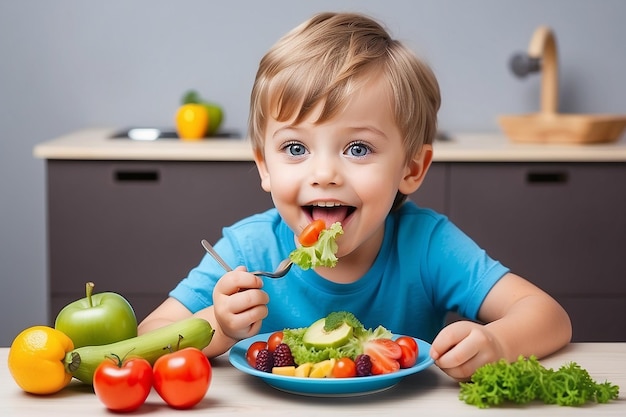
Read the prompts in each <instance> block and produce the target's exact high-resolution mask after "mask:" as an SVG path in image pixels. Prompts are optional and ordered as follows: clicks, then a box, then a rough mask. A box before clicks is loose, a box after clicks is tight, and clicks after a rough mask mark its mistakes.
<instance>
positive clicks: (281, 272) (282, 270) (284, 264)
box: [201, 239, 293, 278]
mask: <svg viewBox="0 0 626 417" xmlns="http://www.w3.org/2000/svg"><path fill="white" fill-rule="evenodd" d="M201 243H202V246H204V249H206V251H207V252H208V253H209V254H210V255H211V256H212V257H213V258H214V259H215V260H216V261H217V262H218V263H219V264H220V265H221V266H222V268H224V270H225V271H226V272H229V271H232V270H233V268H231V267H230V266H228V264H227V263H226V261H224V259H222V257H221V256H220V255H219V254H218V253H217V252H216V251H215V249H214V248H213V246H211V244H210V243H209V242H207V241H206V240H204V239H202V242H201ZM292 265H293V262H292V261H291V259H289V258H287V259H283V260H282V261H281V262H280V263H279V264H278V267H276V270H275V271H274V272H269V271H252V272H250V273H251V274H253V275H257V276H261V275H263V276H266V277H268V278H281V277H284V276H285V274H287V272H289V270H290V269H291V266H292Z"/></svg>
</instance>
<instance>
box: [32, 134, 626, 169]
mask: <svg viewBox="0 0 626 417" xmlns="http://www.w3.org/2000/svg"><path fill="white" fill-rule="evenodd" d="M116 132H117V131H116V130H114V129H86V130H81V131H77V132H73V133H70V134H68V135H65V136H62V137H59V138H57V139H53V140H51V141H48V142H44V143H41V144H39V145H37V146H36V147H35V149H34V155H35V157H37V158H42V159H70V160H71V159H77V160H163V161H167V160H172V161H251V160H252V151H251V149H250V144H249V142H248V141H246V140H243V139H206V140H202V141H197V142H184V141H180V140H177V139H159V140H155V141H136V140H129V139H120V138H116V139H111V137H112V136H113V135H114V134H115V133H116ZM434 148H435V153H434V161H435V162H437V161H439V162H459V161H466V162H476V161H480V162H607V161H617V162H624V161H626V136H625V137H622V138H621V139H620V140H619V141H617V142H613V143H608V144H594V145H556V144H525V143H524V144H522V143H513V142H511V141H509V140H508V139H507V138H506V137H504V136H503V135H501V134H451V135H450V139H449V140H445V141H437V142H436V143H435V145H434Z"/></svg>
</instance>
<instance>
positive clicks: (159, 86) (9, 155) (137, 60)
mask: <svg viewBox="0 0 626 417" xmlns="http://www.w3.org/2000/svg"><path fill="white" fill-rule="evenodd" d="M324 10H354V11H362V12H365V13H368V14H370V15H372V16H374V17H377V18H379V19H381V20H382V21H384V22H385V23H386V24H387V26H388V27H389V29H390V30H391V32H392V33H393V34H394V35H395V36H396V37H397V38H400V39H402V40H404V41H406V42H407V43H408V44H409V45H411V46H412V47H413V48H414V49H415V50H416V51H418V52H419V53H421V54H422V55H423V56H425V57H426V59H427V60H428V61H430V63H431V65H432V66H433V68H434V69H435V71H436V73H437V75H438V77H439V80H440V83H441V87H442V91H443V107H442V110H441V113H440V115H441V119H440V124H441V127H442V128H443V129H446V130H451V131H459V130H462V131H496V130H498V127H497V125H496V122H495V118H496V116H497V115H498V114H501V113H517V112H526V111H534V110H536V109H537V108H538V100H539V99H538V89H539V77H533V78H531V79H528V80H525V81H520V80H518V79H515V78H514V77H513V76H512V75H511V73H510V71H509V70H508V68H507V62H508V59H509V57H510V56H511V55H512V53H513V52H516V51H524V50H526V47H527V45H528V42H529V40H530V36H531V34H532V32H533V30H534V29H535V28H536V27H537V26H538V25H540V24H548V25H550V26H552V27H553V28H554V30H555V31H556V33H557V37H558V42H559V48H560V57H561V62H560V63H561V88H562V92H561V103H562V105H561V110H562V111H568V112H611V113H626V88H625V82H624V77H623V75H622V74H623V73H624V69H625V68H626V52H625V51H626V49H624V45H626V31H625V30H624V16H626V2H623V1H621V0H603V1H592V0H502V1H501V0H473V1H472V0H467V1H464V0H458V1H453V0H385V1H374V0H361V1H348V0H317V1H315V2H312V1H310V2H298V1H292V0H280V1H279V0H266V1H242V0H229V1H208V0H207V1H201V0H171V1H166V0H158V1H155V0H134V1H125V0H109V1H98V2H96V1H84V0H57V1H46V0H39V1H37V0H0V308H1V311H2V314H0V345H8V344H9V343H10V342H11V341H12V340H13V337H14V336H15V335H16V334H17V333H18V332H19V331H21V330H22V329H23V328H25V327H28V326H31V325H35V324H46V323H49V322H48V320H51V319H53V318H49V317H47V300H46V294H47V278H46V219H45V180H46V178H45V169H44V162H43V161H41V160H36V159H34V158H33V157H32V148H33V146H35V145H36V144H37V143H40V142H43V141H46V140H49V139H52V138H54V137H57V136H60V135H63V134H65V133H68V132H71V131H74V130H77V129H81V128H86V127H93V126H111V127H125V126H130V125H157V126H166V125H171V123H172V122H171V121H172V117H173V113H174V111H175V109H176V107H177V106H178V103H179V99H180V97H181V95H182V93H183V92H184V91H185V90H186V89H188V88H196V89H198V90H199V91H200V92H201V93H202V94H204V95H206V96H207V97H208V98H210V99H212V100H214V101H216V102H218V103H220V104H222V105H223V107H224V108H225V111H226V120H225V127H226V128H229V129H236V130H238V131H240V132H242V133H245V125H246V119H247V116H248V96H249V91H250V87H251V84H252V80H253V77H254V74H255V71H256V66H257V64H258V60H259V59H260V57H261V56H262V55H263V53H264V52H265V51H266V50H267V49H268V48H269V47H270V46H271V45H272V44H273V43H274V42H275V41H276V40H277V39H278V37H279V36H280V35H282V34H283V33H285V32H286V31H287V30H289V29H291V28H292V27H293V26H295V25H296V24H298V23H300V22H301V21H303V20H304V19H306V18H308V17H309V16H310V15H311V14H312V13H314V12H318V11H324ZM184 272H186V271H182V272H181V274H182V273H184ZM85 278H87V277H85ZM164 296H165V294H164Z"/></svg>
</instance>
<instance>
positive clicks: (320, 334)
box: [302, 318, 352, 349]
mask: <svg viewBox="0 0 626 417" xmlns="http://www.w3.org/2000/svg"><path fill="white" fill-rule="evenodd" d="M325 323H326V319H325V318H323V319H319V320H317V321H316V322H315V323H313V324H311V325H310V326H309V328H308V329H307V330H306V331H305V332H304V336H302V341H303V342H304V344H305V346H306V347H308V348H315V349H324V348H336V347H339V346H343V345H345V344H346V343H347V342H348V340H350V338H351V337H352V326H350V325H349V324H347V323H343V324H342V325H341V326H339V327H337V328H336V329H334V330H331V331H329V332H327V331H325V330H324V324H325Z"/></svg>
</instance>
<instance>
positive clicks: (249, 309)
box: [139, 13, 571, 380]
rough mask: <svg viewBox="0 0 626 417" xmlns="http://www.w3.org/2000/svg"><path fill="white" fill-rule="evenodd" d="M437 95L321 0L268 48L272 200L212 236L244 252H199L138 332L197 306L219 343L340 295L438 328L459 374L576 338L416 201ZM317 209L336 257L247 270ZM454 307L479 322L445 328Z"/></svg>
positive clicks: (543, 301)
mask: <svg viewBox="0 0 626 417" xmlns="http://www.w3.org/2000/svg"><path fill="white" fill-rule="evenodd" d="M439 104H440V94H439V87H438V84H437V81H436V79H435V77H434V75H433V74H432V72H431V71H430V69H429V68H428V67H427V66H426V65H425V64H423V63H422V62H420V61H419V60H418V59H417V57H416V56H415V55H414V54H413V53H411V52H410V51H409V50H408V49H407V48H405V47H404V46H403V45H402V44H401V43H399V42H398V41H395V40H393V39H391V38H390V37H389V35H388V34H387V32H386V31H385V30H384V29H383V28H382V27H381V26H380V25H379V24H378V23H376V22H375V21H373V20H371V19H369V18H367V17H365V16H362V15H358V14H348V13H343V14H334V13H322V14H319V15H316V16H314V17H313V18H311V19H310V20H309V21H307V22H304V23H303V24H301V25H300V26H298V27H297V28H295V29H294V30H292V31H291V32H290V33H288V34H287V35H285V36H284V37H283V38H282V39H281V40H280V41H279V42H278V43H277V44H276V45H275V46H274V47H273V48H272V49H271V50H270V51H269V52H268V53H267V54H266V55H265V57H264V58H263V59H262V60H261V63H260V66H259V70H258V72H257V77H256V80H255V84H254V87H253V90H252V95H251V113H250V122H249V130H250V137H251V139H252V146H253V150H254V155H255V162H256V165H257V168H258V171H259V175H260V177H261V186H262V188H263V189H264V190H265V191H267V192H270V193H271V195H272V199H273V202H274V205H275V209H272V210H269V211H268V212H265V213H262V214H259V215H256V216H252V217H250V218H248V219H244V220H242V221H240V222H238V223H237V224H235V225H233V226H231V227H228V228H226V229H224V236H223V238H222V239H220V241H219V242H217V244H216V245H215V247H216V249H217V251H218V252H219V253H220V254H221V255H222V256H223V257H224V258H225V259H226V261H227V262H228V263H229V264H231V265H239V266H238V267H237V268H236V269H235V270H234V271H232V272H228V273H224V271H223V270H222V269H221V267H220V266H219V265H218V264H217V263H216V262H215V261H213V260H212V259H211V258H210V257H208V256H205V258H203V260H202V261H201V263H200V264H199V265H198V266H197V267H196V268H194V269H193V270H192V271H191V272H190V274H189V276H188V277H187V278H186V279H184V280H183V281H181V283H179V285H178V286H177V287H176V288H175V289H174V290H173V291H172V292H171V293H170V297H169V298H168V299H167V300H166V301H165V302H164V303H163V304H162V305H161V306H159V307H158V308H157V309H156V310H155V311H154V312H152V313H151V314H150V315H149V316H148V317H146V319H145V320H144V321H143V322H142V323H141V325H140V327H139V331H140V333H144V332H146V331H148V330H150V329H153V328H156V327H160V326H163V325H165V324H168V323H170V322H172V321H175V320H180V319H182V318H184V317H187V316H190V315H191V314H195V315H198V316H200V317H203V318H205V319H207V320H208V321H209V322H210V323H211V324H212V326H213V327H214V328H215V329H216V333H215V335H214V338H213V340H212V342H211V344H210V345H209V346H208V347H207V348H206V349H205V353H206V354H207V355H208V356H209V357H213V356H216V355H219V354H222V353H224V352H226V351H227V350H228V349H229V348H230V347H231V346H232V345H233V344H234V343H235V342H237V341H238V340H240V339H243V338H246V337H250V336H253V335H255V334H257V333H259V332H271V331H275V330H280V329H283V328H286V327H303V326H308V325H309V324H311V323H312V322H313V321H315V320H317V319H319V318H321V317H324V316H326V315H327V314H328V313H329V312H331V311H337V310H346V311H350V312H352V313H354V314H355V315H356V317H357V318H359V319H360V320H361V321H362V322H363V324H364V325H365V326H366V327H375V326H377V325H379V324H382V325H383V326H385V327H387V328H388V329H389V330H391V331H393V332H394V333H397V334H407V335H411V336H414V337H418V338H421V339H424V340H427V341H428V342H432V349H431V352H430V354H431V356H432V357H433V358H434V359H435V361H436V364H437V365H438V366H439V367H440V368H441V369H442V370H443V371H444V372H446V373H447V374H448V375H450V376H451V377H452V378H455V379H457V380H465V379H468V378H469V377H470V376H471V375H472V373H473V372H474V371H475V370H476V369H477V368H478V367H479V366H481V365H483V364H485V363H487V362H492V361H495V360H498V359H500V358H505V359H507V360H515V359H517V357H518V356H519V355H525V356H529V355H531V354H533V355H537V356H538V357H541V356H545V355H547V354H549V353H552V352H554V351H556V350H557V349H559V348H561V347H562V346H564V345H565V344H567V343H568V342H569V341H570V338H571V324H570V320H569V317H568V315H567V313H566V312H565V311H564V310H563V309H562V308H561V306H560V305H559V304H558V303H557V302H556V301H555V300H554V299H552V298H551V297H550V296H548V295H547V294H546V293H544V292H543V291H541V290H540V289H538V288H537V287H535V286H534V285H532V284H531V283H529V282H527V281H526V280H524V279H522V278H521V277H519V276H517V275H515V274H513V273H511V272H510V271H509V270H508V269H507V268H506V267H505V266H503V265H502V264H500V263H499V262H497V261H495V260H493V259H491V258H490V257H489V256H488V255H487V254H486V253H485V251H483V250H482V249H481V248H479V247H478V246H477V245H476V244H475V243H474V242H473V241H472V240H471V239H470V238H469V237H467V236H466V235H465V234H463V233H462V232H461V231H460V230H459V229H458V228H456V227H455V226H454V225H453V224H452V223H451V222H450V221H449V220H448V219H447V218H446V217H445V216H442V215H440V214H438V213H435V212H433V211H432V210H428V209H424V208H419V207H417V206H416V205H415V204H414V203H412V202H410V201H406V196H407V195H409V194H411V193H413V192H415V191H416V190H417V189H418V188H419V186H420V185H421V184H422V182H423V180H424V177H425V175H426V172H427V171H428V168H429V166H430V163H431V160H432V156H433V148H432V141H433V138H434V136H435V133H436V125H437V123H436V117H437V111H438V109H439ZM318 218H321V219H324V220H325V222H326V224H327V225H330V224H332V223H334V222H336V221H339V222H341V224H342V226H343V229H344V234H343V235H341V236H340V237H339V238H338V240H337V242H338V245H339V252H338V254H337V256H338V257H339V262H338V263H337V266H336V267H334V268H316V269H315V270H314V271H313V270H307V271H303V270H301V269H300V268H298V267H293V268H292V269H291V271H290V272H289V274H287V276H286V277H285V278H283V279H278V280H272V279H261V278H259V277H256V276H254V275H252V274H249V273H248V272H246V271H252V270H273V269H274V267H275V266H276V265H278V263H279V262H280V261H281V260H282V259H284V258H286V257H287V256H288V255H289V253H290V252H291V251H292V250H293V249H294V248H295V247H296V243H295V241H296V237H297V235H298V233H299V232H300V231H301V230H302V229H303V228H304V227H305V226H306V225H307V224H309V223H310V222H311V221H312V220H314V219H318ZM448 311H456V312H458V313H459V314H461V315H463V316H464V317H467V318H469V319H471V320H472V321H469V320H463V321H458V322H455V323H453V324H450V325H448V326H446V327H443V326H444V319H445V315H446V313H447V312H448Z"/></svg>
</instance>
